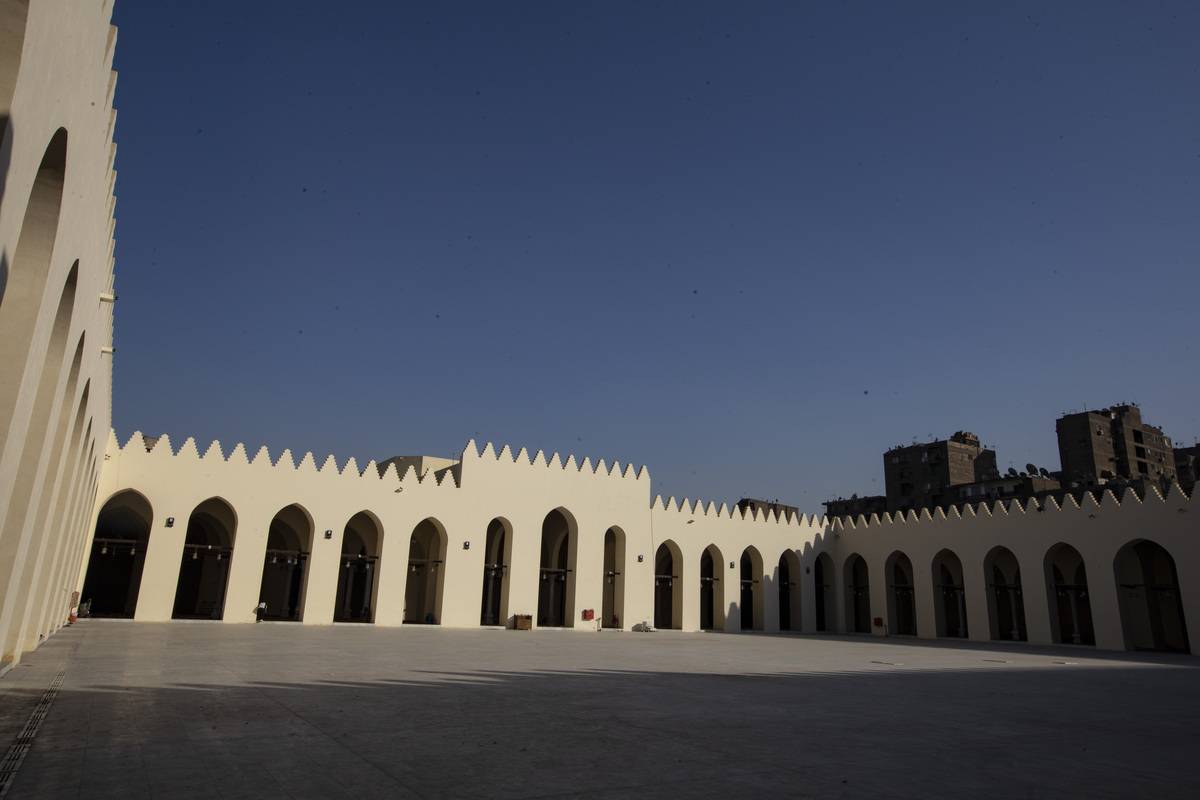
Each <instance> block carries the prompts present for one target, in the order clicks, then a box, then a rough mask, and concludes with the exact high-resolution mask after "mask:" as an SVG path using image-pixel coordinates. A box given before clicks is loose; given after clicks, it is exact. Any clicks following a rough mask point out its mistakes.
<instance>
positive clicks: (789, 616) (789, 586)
mask: <svg viewBox="0 0 1200 800" xmlns="http://www.w3.org/2000/svg"><path fill="white" fill-rule="evenodd" d="M778 575H779V581H778V582H779V630H781V631H798V630H800V619H801V618H800V558H799V557H798V556H797V555H796V554H795V553H794V552H793V551H791V550H785V551H784V553H783V555H781V556H780V557H779V573H778Z"/></svg>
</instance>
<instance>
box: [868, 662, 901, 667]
mask: <svg viewBox="0 0 1200 800" xmlns="http://www.w3.org/2000/svg"><path fill="white" fill-rule="evenodd" d="M871 663H872V664H883V665H885V666H888V667H903V666H904V665H903V664H901V663H900V662H899V661H872V662H871Z"/></svg>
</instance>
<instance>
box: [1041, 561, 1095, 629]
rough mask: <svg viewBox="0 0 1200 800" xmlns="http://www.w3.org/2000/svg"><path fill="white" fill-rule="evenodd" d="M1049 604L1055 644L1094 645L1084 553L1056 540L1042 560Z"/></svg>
mask: <svg viewBox="0 0 1200 800" xmlns="http://www.w3.org/2000/svg"><path fill="white" fill-rule="evenodd" d="M1043 566H1044V569H1045V578H1046V587H1047V589H1048V590H1049V595H1050V597H1051V598H1052V602H1051V604H1050V633H1051V636H1052V637H1053V639H1054V641H1055V643H1057V644H1095V643H1096V632H1095V630H1094V628H1093V627H1092V601H1091V597H1090V595H1089V594H1088V578H1087V568H1086V567H1085V566H1084V563H1083V556H1081V555H1080V554H1079V551H1078V550H1076V549H1075V548H1074V547H1072V546H1071V545H1069V544H1065V543H1063V542H1059V543H1058V544H1056V545H1054V546H1053V547H1051V548H1050V549H1049V550H1047V551H1046V558H1045V561H1044V563H1043Z"/></svg>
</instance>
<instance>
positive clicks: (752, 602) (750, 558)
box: [739, 547, 763, 631]
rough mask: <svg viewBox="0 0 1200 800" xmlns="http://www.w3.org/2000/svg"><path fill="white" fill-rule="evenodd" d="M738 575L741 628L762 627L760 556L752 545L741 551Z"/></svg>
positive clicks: (752, 628) (745, 629) (748, 629)
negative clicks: (739, 582) (739, 580)
mask: <svg viewBox="0 0 1200 800" xmlns="http://www.w3.org/2000/svg"><path fill="white" fill-rule="evenodd" d="M739 576H740V579H741V589H742V591H741V603H740V606H741V614H742V630H744V631H761V630H762V629H763V598H762V556H761V555H759V554H758V550H756V549H755V548H753V547H747V548H746V549H745V550H743V551H742V558H741V562H740V569H739Z"/></svg>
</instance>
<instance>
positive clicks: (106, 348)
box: [100, 344, 117, 356]
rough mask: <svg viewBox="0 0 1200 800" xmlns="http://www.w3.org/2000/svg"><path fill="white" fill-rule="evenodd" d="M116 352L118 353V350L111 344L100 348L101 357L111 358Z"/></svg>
mask: <svg viewBox="0 0 1200 800" xmlns="http://www.w3.org/2000/svg"><path fill="white" fill-rule="evenodd" d="M115 352H117V348H115V347H113V346H112V345H111V344H107V345H105V346H104V347H101V348H100V355H107V356H111V355H112V354H113V353H115Z"/></svg>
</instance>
